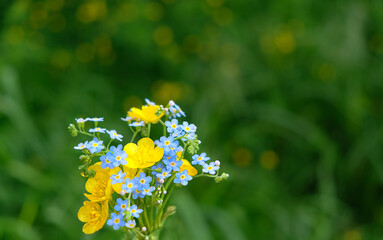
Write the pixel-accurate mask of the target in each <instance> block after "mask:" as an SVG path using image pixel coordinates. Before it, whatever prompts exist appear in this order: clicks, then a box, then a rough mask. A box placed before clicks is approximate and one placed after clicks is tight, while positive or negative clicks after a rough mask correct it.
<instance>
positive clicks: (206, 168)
mask: <svg viewBox="0 0 383 240" xmlns="http://www.w3.org/2000/svg"><path fill="white" fill-rule="evenodd" d="M218 169H219V166H216V165H215V163H214V162H211V163H210V164H206V163H205V164H204V165H203V169H202V172H204V173H209V174H215V171H217V170H218Z"/></svg>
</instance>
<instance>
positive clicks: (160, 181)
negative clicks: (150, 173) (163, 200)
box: [158, 178, 165, 191]
mask: <svg viewBox="0 0 383 240" xmlns="http://www.w3.org/2000/svg"><path fill="white" fill-rule="evenodd" d="M158 182H159V183H161V184H163V183H164V182H165V180H163V179H162V178H161V179H160V180H159V181H158ZM159 190H160V188H158V191H159Z"/></svg>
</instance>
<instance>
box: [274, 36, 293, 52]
mask: <svg viewBox="0 0 383 240" xmlns="http://www.w3.org/2000/svg"><path fill="white" fill-rule="evenodd" d="M274 44H275V46H276V47H277V49H278V50H279V51H280V52H281V53H283V54H289V53H292V52H293V51H294V50H295V40H294V36H293V34H292V33H291V32H289V31H284V32H281V33H279V34H277V35H276V36H275V37H274Z"/></svg>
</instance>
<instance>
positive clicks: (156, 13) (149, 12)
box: [145, 2, 164, 22]
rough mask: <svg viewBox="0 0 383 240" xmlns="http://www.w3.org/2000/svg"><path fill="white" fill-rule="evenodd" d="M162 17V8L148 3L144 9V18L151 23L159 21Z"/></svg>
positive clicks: (156, 4)
mask: <svg viewBox="0 0 383 240" xmlns="http://www.w3.org/2000/svg"><path fill="white" fill-rule="evenodd" d="M163 16H164V7H162V5H161V4H159V3H157V2H152V3H149V4H148V5H147V6H146V8H145V17H146V18H147V19H148V20H150V21H153V22H157V21H159V20H160V19H161V18H162V17H163Z"/></svg>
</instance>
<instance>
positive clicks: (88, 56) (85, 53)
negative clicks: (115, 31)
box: [76, 43, 94, 63]
mask: <svg viewBox="0 0 383 240" xmlns="http://www.w3.org/2000/svg"><path fill="white" fill-rule="evenodd" d="M76 57H77V59H78V60H79V61H80V62H83V63H87V62H90V61H92V60H93V58H94V48H93V46H92V45H91V44H89V43H82V44H80V45H79V46H78V47H77V49H76Z"/></svg>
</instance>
